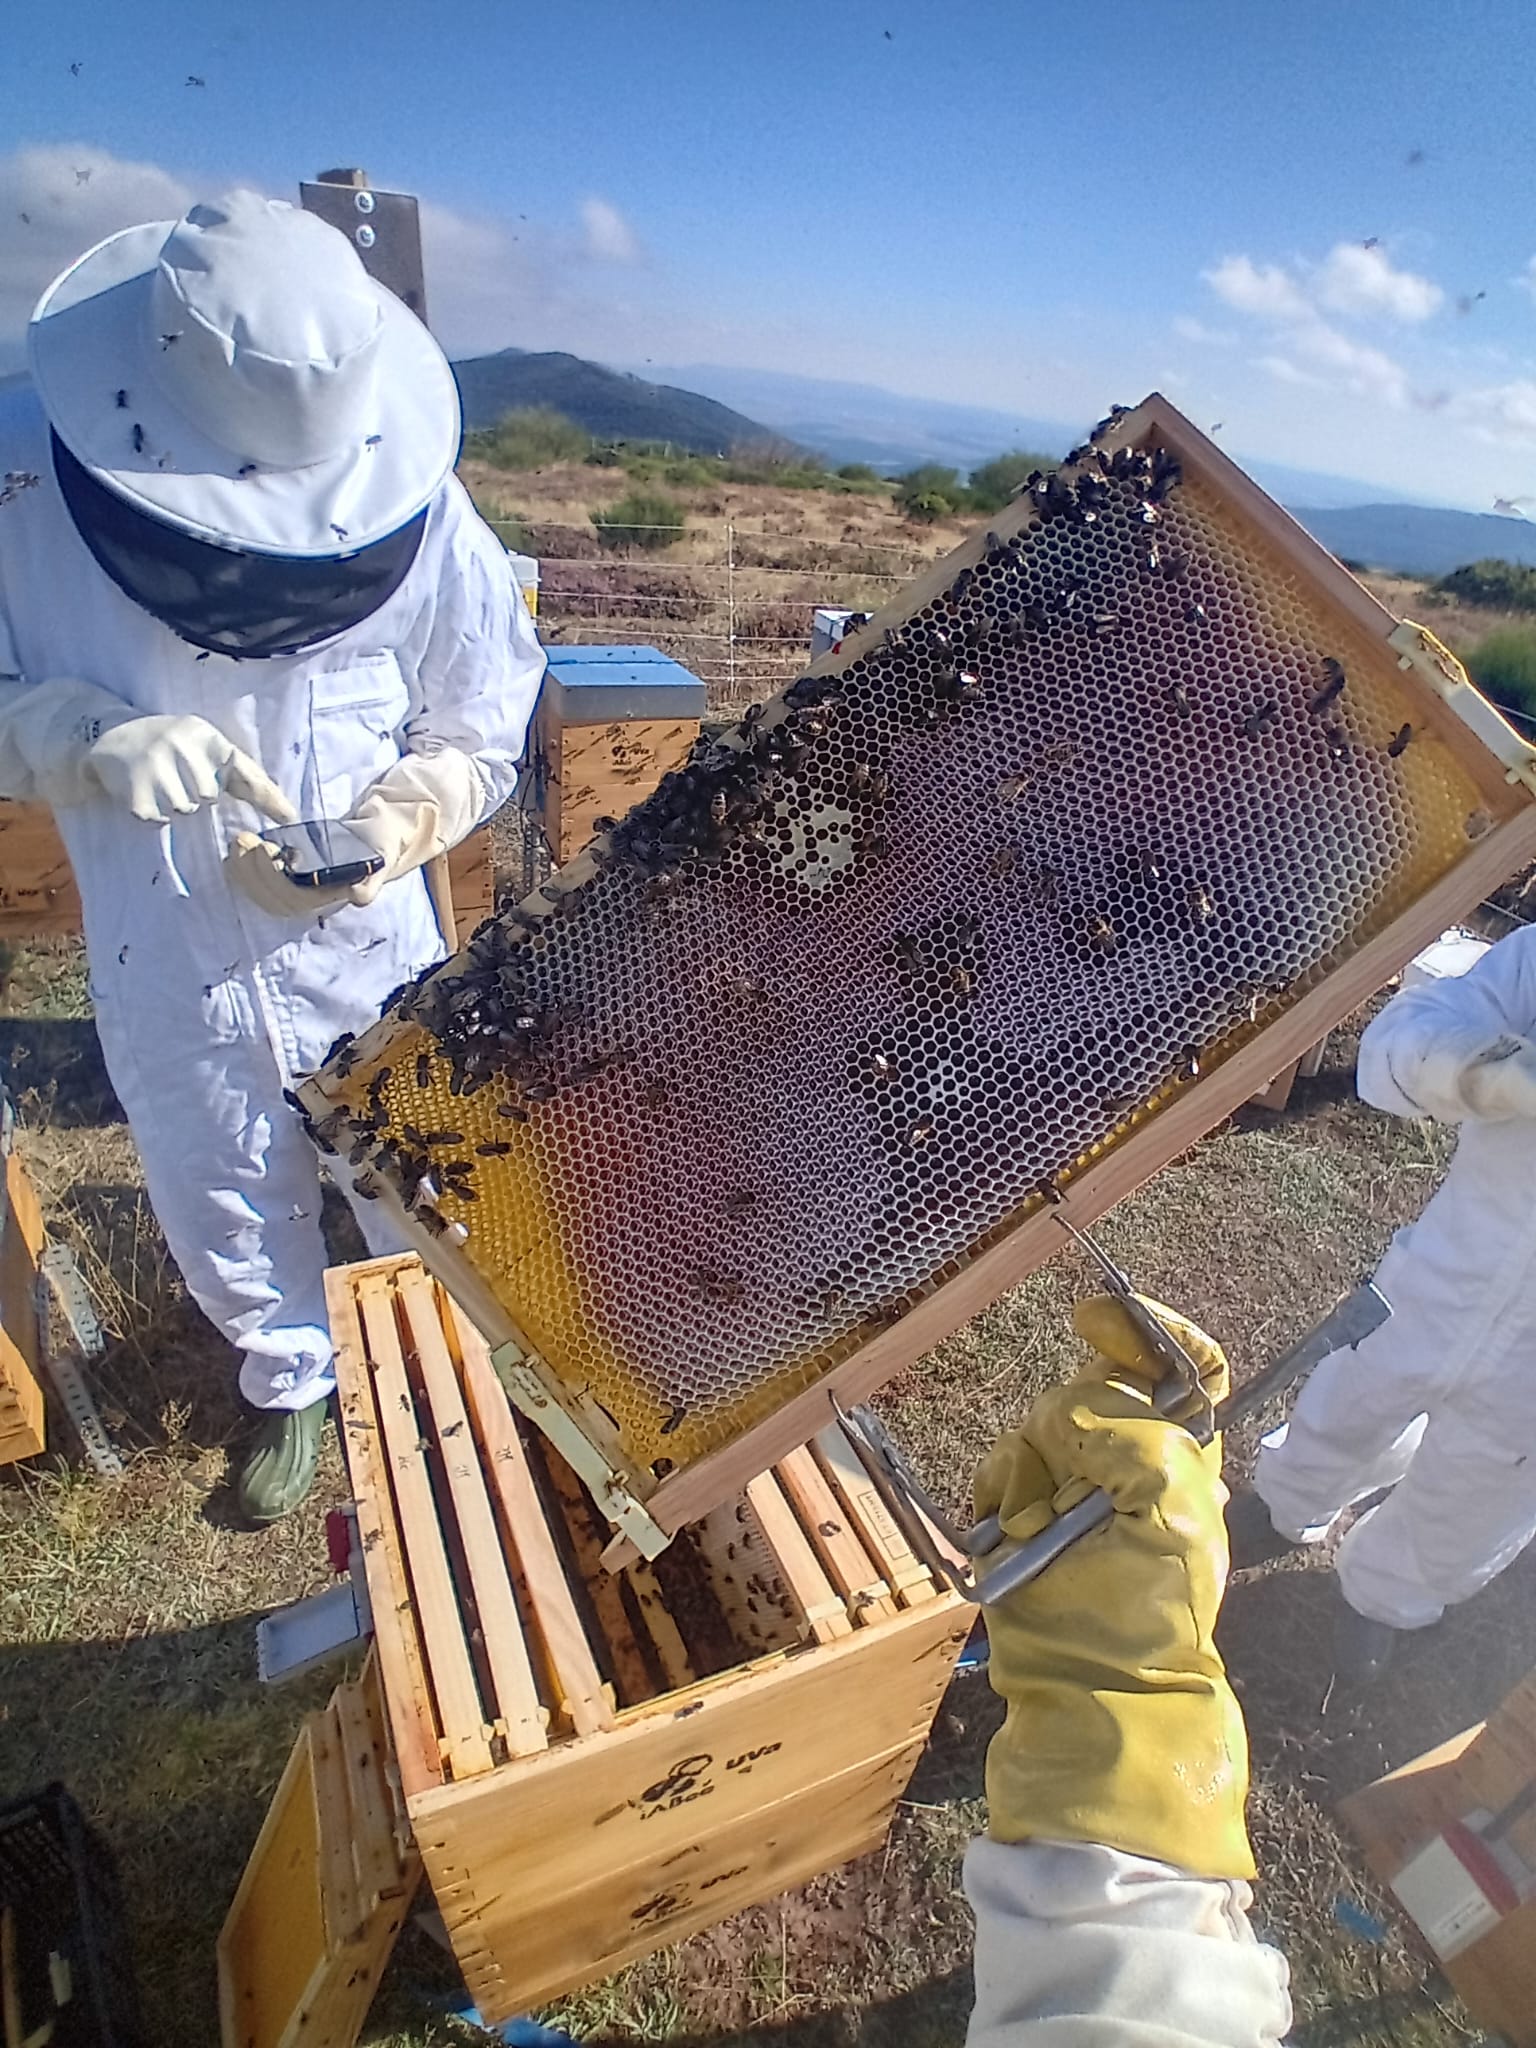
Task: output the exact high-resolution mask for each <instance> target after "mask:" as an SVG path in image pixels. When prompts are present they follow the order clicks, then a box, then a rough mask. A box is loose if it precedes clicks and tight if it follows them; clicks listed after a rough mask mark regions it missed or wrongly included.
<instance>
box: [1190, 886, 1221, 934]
mask: <svg viewBox="0 0 1536 2048" xmlns="http://www.w3.org/2000/svg"><path fill="white" fill-rule="evenodd" d="M1184 907H1185V908H1186V910H1188V912H1189V914H1190V917H1191V918H1192V919H1193V921H1194V922H1195V923H1196V924H1209V923H1210V921H1211V919H1212V918H1213V917H1214V916H1215V915H1216V905H1215V904H1214V903H1213V902H1212V901H1211V893H1210V891H1209V890H1208V889H1207V888H1206V887H1205V886H1204V884H1203V883H1201V882H1191V883H1190V885H1189V887H1188V888H1187V889H1186V890H1185V892H1184Z"/></svg>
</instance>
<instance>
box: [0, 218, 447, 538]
mask: <svg viewBox="0 0 1536 2048" xmlns="http://www.w3.org/2000/svg"><path fill="white" fill-rule="evenodd" d="M27 340H28V353H29V356H30V359H31V368H32V376H33V380H34V382H35V383H36V385H37V389H38V393H39V395H40V397H41V399H42V402H43V406H44V409H45V410H46V412H47V414H48V417H49V420H50V421H51V423H52V425H53V427H54V430H55V431H56V432H57V434H58V436H59V439H60V440H61V441H62V442H63V443H64V445H65V446H66V447H67V448H68V449H69V451H70V453H71V454H72V455H73V456H75V458H76V459H77V460H78V461H79V462H81V463H82V464H83V465H84V466H85V467H86V468H87V469H88V470H89V471H91V473H92V474H93V475H94V476H96V477H98V478H99V479H100V480H101V481H102V483H104V484H105V485H107V486H108V487H109V488H110V489H111V490H113V491H116V492H117V493H118V494H119V495H120V496H121V497H123V498H125V499H126V500H127V501H128V502H129V504H131V505H134V506H137V507H138V508H139V510H141V511H143V512H147V513H149V514H150V515H151V516H152V517H153V518H155V519H158V520H161V521H163V522H165V523H166V524H167V525H170V526H174V527H178V528H180V529H181V530H182V531H183V532H185V533H189V534H193V535H195V536H196V537H197V538H199V539H202V540H211V541H214V542H218V543H221V544H222V545H224V546H225V547H236V548H241V549H246V550H249V551H250V552H252V553H256V554H268V555H290V556H301V557H313V556H320V555H337V554H350V553H352V552H353V551H354V550H355V549H357V548H361V547H366V546H367V545H368V543H369V542H370V541H375V540H378V539H381V538H382V537H383V536H384V535H385V534H388V533H393V532H394V531H395V530H396V529H397V528H398V527H400V526H403V525H404V524H405V522H406V521H407V520H409V519H411V518H413V517H414V516H415V515H416V514H417V513H418V512H420V511H421V509H422V507H423V506H424V505H426V504H427V502H428V501H429V499H430V498H431V497H432V496H433V494H434V492H435V491H436V490H437V488H438V486H439V484H440V483H441V482H442V480H443V478H444V477H445V476H446V475H447V474H448V471H449V470H450V469H451V468H452V466H453V462H454V458H455V456H456V455H457V453H458V445H459V402H458V394H457V392H456V391H455V388H454V382H453V374H452V372H451V371H450V370H449V368H448V364H447V361H446V359H445V357H444V355H443V352H442V350H441V349H440V348H439V347H438V346H437V343H436V342H435V341H434V340H433V339H432V337H431V335H430V334H429V333H428V332H427V330H426V328H425V327H423V325H422V324H421V322H420V321H419V320H418V319H417V318H416V316H415V314H413V313H411V312H409V311H408V310H407V309H406V307H405V306H404V305H402V304H401V302H400V301H399V300H398V299H397V298H396V297H395V296H394V294H393V293H392V292H390V291H387V290H386V289H385V288H384V286H382V285H380V284H376V283H375V282H374V280H373V279H372V278H370V277H369V275H368V273H367V272H366V271H365V270H364V268H363V266H362V263H361V261H360V259H359V258H358V255H357V252H356V251H355V250H354V249H353V247H352V245H351V243H350V242H348V240H347V239H346V237H345V235H343V234H340V233H339V232H338V231H337V230H336V229H335V228H332V227H328V226H327V225H326V224H325V222H323V221H321V220H318V219H317V218H316V217H315V216H314V215H313V214H310V213H304V212H302V211H301V210H300V209H298V208H297V207H293V206H288V205H285V204H284V203H283V202H282V201H280V200H275V199H263V198H261V197H260V196H259V194H257V193H254V192H235V193H231V194H230V196H229V197H228V198H226V199H221V200H219V201H217V202H216V203H212V204H207V205H199V206H194V207H193V208H192V209H191V210H190V212H188V213H187V214H186V216H185V217H184V218H183V219H182V220H179V221H148V222H146V223H145V224H144V225H143V226H142V227H135V228H126V229H124V231H123V232H122V233H121V234H117V235H112V236H109V237H108V239H107V240H106V241H104V242H100V243H98V244H97V246H96V247H95V248H94V249H90V250H87V252H86V254H85V255H83V256H81V257H80V258H79V259H78V260H77V261H76V262H74V263H72V264H71V265H70V267H69V269H68V270H66V271H65V272H64V273H63V275H62V276H61V277H58V278H56V279H55V280H54V282H53V283H52V284H51V285H50V286H49V287H48V289H47V291H46V292H44V294H43V296H42V299H41V300H40V301H39V303H38V307H37V310H36V312H35V313H34V314H33V316H32V322H31V326H30V328H29V329H28V335H27Z"/></svg>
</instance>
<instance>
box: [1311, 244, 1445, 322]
mask: <svg viewBox="0 0 1536 2048" xmlns="http://www.w3.org/2000/svg"><path fill="white" fill-rule="evenodd" d="M1314 289H1315V292H1316V296H1317V298H1318V300H1319V302H1320V303H1321V304H1322V305H1325V306H1327V307H1328V308H1329V309H1330V311H1332V312H1335V313H1354V314H1359V315H1361V316H1365V317H1369V316H1370V315H1372V314H1381V315H1384V316H1385V317H1386V318H1388V319H1391V320H1402V321H1406V322H1409V323H1417V322H1418V321H1420V320H1427V319H1429V317H1430V316H1431V314H1433V313H1437V312H1439V310H1440V308H1441V306H1443V305H1444V303H1445V293H1444V292H1443V291H1442V290H1441V289H1440V287H1439V285H1437V284H1433V283H1431V282H1430V280H1429V279H1428V278H1427V277H1419V276H1417V275H1416V274H1415V273H1414V272H1413V271H1411V270H1395V269H1394V268H1393V266H1392V262H1391V259H1390V258H1389V257H1388V256H1386V255H1385V254H1384V253H1383V252H1382V251H1381V250H1380V249H1367V248H1366V247H1365V245H1364V243H1363V242H1338V243H1336V244H1335V245H1334V247H1333V248H1332V249H1330V250H1329V251H1328V254H1327V256H1326V258H1325V259H1324V261H1323V265H1322V268H1321V269H1320V270H1319V271H1318V273H1317V277H1316V281H1315V285H1314Z"/></svg>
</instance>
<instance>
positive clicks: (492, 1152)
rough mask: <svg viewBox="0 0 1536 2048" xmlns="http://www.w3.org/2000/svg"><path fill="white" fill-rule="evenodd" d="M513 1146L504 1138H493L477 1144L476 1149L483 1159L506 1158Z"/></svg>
mask: <svg viewBox="0 0 1536 2048" xmlns="http://www.w3.org/2000/svg"><path fill="white" fill-rule="evenodd" d="M511 1150H512V1147H511V1146H510V1145H509V1144H508V1143H507V1142H506V1141H505V1139H502V1138H493V1139H491V1140H489V1141H488V1142H487V1143H486V1144H484V1145H477V1146H476V1147H475V1151H476V1153H477V1154H478V1156H479V1157H480V1158H481V1159H505V1158H506V1156H507V1154H508V1153H509V1152H510V1151H511Z"/></svg>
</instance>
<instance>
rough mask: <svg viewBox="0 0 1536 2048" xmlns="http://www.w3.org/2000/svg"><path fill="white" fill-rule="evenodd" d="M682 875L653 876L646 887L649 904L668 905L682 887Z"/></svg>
mask: <svg viewBox="0 0 1536 2048" xmlns="http://www.w3.org/2000/svg"><path fill="white" fill-rule="evenodd" d="M682 885H683V884H682V877H681V875H652V876H651V878H650V880H649V881H648V882H647V883H646V885H645V900H646V902H647V903H667V902H669V901H670V900H671V898H672V897H674V896H675V895H676V894H677V892H678V890H679V889H680V888H681V887H682Z"/></svg>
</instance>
